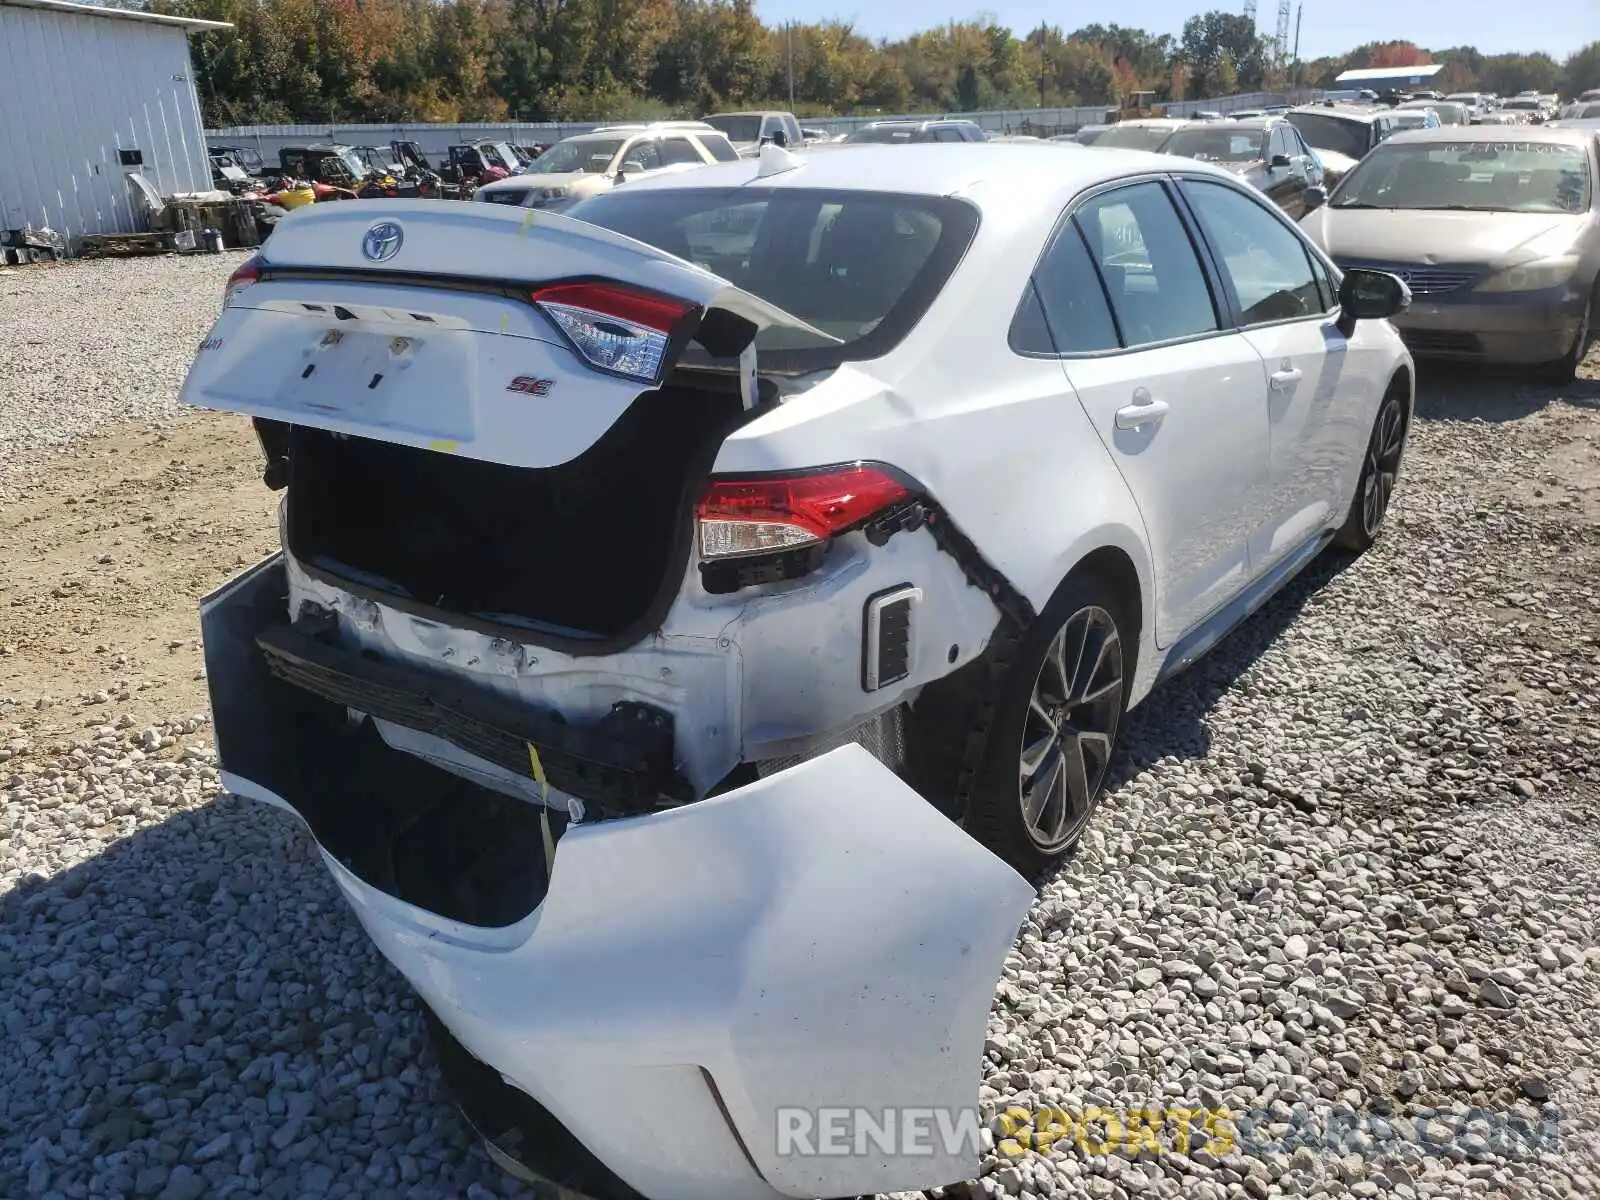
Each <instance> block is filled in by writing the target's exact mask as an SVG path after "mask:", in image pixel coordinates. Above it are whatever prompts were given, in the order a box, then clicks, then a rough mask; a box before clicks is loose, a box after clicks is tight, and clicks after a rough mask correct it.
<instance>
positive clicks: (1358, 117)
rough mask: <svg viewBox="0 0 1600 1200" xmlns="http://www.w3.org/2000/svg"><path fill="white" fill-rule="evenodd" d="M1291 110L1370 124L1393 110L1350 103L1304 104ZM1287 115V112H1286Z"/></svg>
mask: <svg viewBox="0 0 1600 1200" xmlns="http://www.w3.org/2000/svg"><path fill="white" fill-rule="evenodd" d="M1289 111H1290V112H1297V113H1314V114H1316V115H1317V116H1319V117H1337V118H1338V119H1340V120H1342V121H1361V122H1363V123H1365V124H1368V125H1370V124H1371V123H1372V122H1374V121H1376V120H1377V119H1378V118H1379V117H1381V116H1383V115H1384V114H1385V113H1388V112H1393V111H1394V110H1393V109H1391V108H1358V107H1356V106H1354V105H1349V104H1338V105H1333V104H1302V105H1300V107H1299V108H1293V109H1290V110H1289ZM1286 115H1287V114H1286Z"/></svg>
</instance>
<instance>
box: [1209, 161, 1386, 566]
mask: <svg viewBox="0 0 1600 1200" xmlns="http://www.w3.org/2000/svg"><path fill="white" fill-rule="evenodd" d="M1181 186H1182V190H1183V194H1184V196H1185V198H1186V199H1187V200H1188V201H1189V204H1190V206H1191V207H1192V209H1193V211H1194V213H1195V215H1196V217H1197V218H1198V219H1199V222H1200V225H1201V228H1202V229H1203V230H1204V232H1205V235H1206V237H1207V238H1208V239H1209V241H1210V242H1211V245H1212V247H1213V249H1214V250H1215V255H1216V259H1217V261H1218V263H1219V269H1220V271H1221V273H1222V276H1223V283H1224V286H1225V289H1226V290H1227V292H1228V294H1229V295H1228V298H1229V302H1230V304H1231V305H1232V306H1233V308H1234V310H1235V312H1236V314H1237V320H1238V323H1239V326H1240V328H1241V329H1242V331H1243V335H1244V337H1245V338H1246V339H1247V340H1248V341H1249V342H1250V343H1251V345H1253V346H1254V347H1255V348H1256V350H1257V351H1258V352H1259V353H1260V355H1261V359H1262V371H1263V377H1264V378H1263V382H1264V383H1265V385H1266V405H1265V418H1266V421H1267V426H1268V429H1269V436H1270V441H1271V468H1270V470H1269V471H1268V474H1267V491H1266V494H1265V495H1264V497H1263V500H1262V503H1261V504H1259V505H1258V506H1257V511H1258V513H1259V516H1260V521H1259V523H1258V524H1257V525H1256V526H1255V527H1254V528H1253V529H1252V530H1251V531H1250V563H1251V570H1252V573H1256V574H1259V573H1260V572H1262V571H1265V570H1267V569H1269V568H1270V567H1271V566H1272V565H1273V564H1275V563H1276V562H1278V561H1279V560H1280V559H1281V558H1282V557H1283V556H1284V555H1285V554H1288V553H1289V552H1290V551H1292V550H1294V549H1295V548H1296V547H1298V546H1300V545H1301V544H1302V543H1304V542H1305V541H1306V540H1307V539H1308V538H1310V537H1312V536H1313V535H1315V534H1316V533H1318V532H1319V531H1321V530H1324V529H1326V528H1328V526H1330V525H1336V524H1338V521H1339V519H1341V518H1342V516H1343V514H1342V513H1341V512H1340V511H1339V508H1340V506H1341V504H1342V503H1343V501H1344V493H1345V490H1346V487H1347V482H1348V481H1347V478H1346V476H1347V475H1348V471H1347V470H1346V467H1347V465H1348V463H1349V462H1350V461H1351V457H1352V455H1355V454H1358V453H1359V447H1360V445H1361V444H1362V439H1364V438H1365V437H1366V432H1367V431H1366V429H1365V428H1364V425H1365V422H1366V419H1367V418H1366V415H1365V414H1366V408H1367V404H1366V401H1365V400H1364V399H1363V397H1364V396H1365V395H1366V394H1367V392H1368V388H1369V387H1370V381H1367V380H1363V379H1361V378H1360V377H1359V376H1360V374H1361V372H1360V371H1359V370H1358V369H1355V368H1353V367H1352V365H1351V363H1350V361H1349V355H1348V352H1347V350H1348V342H1347V339H1346V338H1345V335H1344V334H1343V333H1341V332H1340V331H1339V329H1338V327H1337V324H1336V322H1337V313H1336V311H1335V310H1334V296H1333V292H1332V286H1331V281H1330V280H1329V279H1328V277H1327V275H1326V273H1325V272H1324V271H1322V270H1321V269H1320V267H1319V265H1318V263H1317V262H1316V260H1315V259H1314V257H1313V256H1312V254H1311V253H1310V251H1309V250H1308V249H1307V247H1306V244H1305V242H1304V240H1303V239H1302V238H1301V236H1300V235H1299V233H1297V232H1296V231H1295V229H1294V228H1293V227H1292V226H1291V225H1290V224H1289V222H1288V221H1286V220H1285V219H1284V218H1283V216H1282V214H1281V213H1278V212H1275V211H1273V210H1272V209H1271V208H1269V207H1268V206H1267V205H1265V204H1263V203H1261V202H1260V201H1259V200H1257V199H1256V197H1255V196H1254V195H1252V194H1250V193H1248V192H1245V191H1244V190H1242V189H1240V188H1236V187H1233V186H1231V185H1228V184H1225V183H1220V182H1216V181H1212V180H1202V179H1193V178H1191V179H1185V180H1184V181H1183V183H1182V185H1181Z"/></svg>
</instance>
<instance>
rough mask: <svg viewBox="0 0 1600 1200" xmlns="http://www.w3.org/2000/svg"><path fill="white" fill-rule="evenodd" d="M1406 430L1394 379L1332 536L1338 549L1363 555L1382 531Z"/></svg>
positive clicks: (1407, 425) (1407, 421) (1407, 424)
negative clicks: (1340, 522)
mask: <svg viewBox="0 0 1600 1200" xmlns="http://www.w3.org/2000/svg"><path fill="white" fill-rule="evenodd" d="M1409 433H1410V419H1409V417H1408V416H1407V414H1406V398H1405V391H1404V384H1402V383H1401V382H1399V381H1396V382H1395V383H1392V384H1390V386H1389V390H1388V391H1387V392H1386V393H1385V394H1384V397H1383V402H1382V403H1381V404H1379V405H1378V415H1377V417H1376V418H1375V419H1374V420H1373V422H1372V434H1371V436H1370V437H1369V438H1368V439H1367V448H1366V451H1365V452H1364V454H1363V455H1362V458H1361V478H1360V479H1359V480H1358V481H1357V482H1356V494H1355V496H1354V497H1353V498H1352V499H1351V501H1350V511H1349V513H1347V514H1346V515H1345V519H1344V524H1343V525H1341V526H1340V527H1339V532H1338V533H1336V534H1334V535H1333V544H1334V545H1335V546H1338V547H1339V548H1340V549H1341V550H1348V551H1349V552H1350V553H1352V554H1363V553H1365V552H1366V551H1367V550H1369V549H1370V548H1371V547H1372V545H1373V543H1374V542H1376V541H1377V540H1378V535H1379V534H1381V533H1382V532H1383V521H1384V518H1385V517H1386V516H1388V514H1389V502H1390V500H1392V499H1393V497H1394V488H1395V484H1396V482H1397V481H1398V480H1399V477H1400V462H1401V459H1402V458H1404V456H1405V448H1406V436H1407V435H1408V434H1409Z"/></svg>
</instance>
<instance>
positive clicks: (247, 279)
mask: <svg viewBox="0 0 1600 1200" xmlns="http://www.w3.org/2000/svg"><path fill="white" fill-rule="evenodd" d="M263 265H264V264H263V263H262V261H261V256H260V255H259V254H252V255H251V256H250V257H249V258H247V259H245V260H244V261H243V262H242V263H240V264H239V265H238V266H237V267H235V268H234V271H233V274H232V275H229V276H228V283H227V286H225V287H224V288H223V289H222V307H223V308H227V307H228V305H230V304H232V303H233V297H234V294H235V293H236V292H238V291H239V289H240V288H244V287H248V286H249V285H250V284H252V283H255V282H256V281H257V280H259V279H260V278H261V268H262V266H263Z"/></svg>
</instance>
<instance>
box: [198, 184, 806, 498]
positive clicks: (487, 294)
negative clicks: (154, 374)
mask: <svg viewBox="0 0 1600 1200" xmlns="http://www.w3.org/2000/svg"><path fill="white" fill-rule="evenodd" d="M260 266H261V273H260V275H259V277H258V278H253V279H248V278H247V279H245V280H244V281H242V282H241V283H239V284H238V285H236V286H232V287H230V289H229V293H228V297H227V300H226V303H225V307H224V309H223V312H222V315H221V316H220V317H219V319H218V321H217V323H216V325H215V326H214V327H213V328H212V330H211V332H210V334H209V336H208V337H207V338H206V340H205V341H204V342H203V343H202V344H201V346H200V350H199V353H198V354H197V356H196V359H195V362H194V364H193V365H192V366H191V368H190V371H189V375H188V378H187V379H186V381H185V383H184V387H183V391H182V399H183V401H184V402H185V403H188V404H192V405H196V406H199V407H204V408H213V409H220V410H223V411H228V412H237V413H242V414H245V415H249V416H253V417H261V418H265V419H268V420H274V421H281V422H285V423H288V424H295V425H307V426H312V427H316V428H320V429H325V430H328V431H330V432H335V433H345V434H353V435H356V436H362V437H370V438H376V439H378V440H382V441H388V442H394V443H398V444H403V445H409V446H413V447H417V448H422V449H429V450H437V451H444V452H448V453H459V454H462V455H465V456H467V457H471V458H478V459H482V460H484V461H487V462H496V463H501V464H505V465H509V466H524V467H549V466H554V465H557V464H560V463H564V462H568V461H570V460H571V459H573V458H575V457H576V456H577V455H579V454H581V453H582V452H583V451H585V450H586V449H588V448H589V447H590V446H592V445H593V444H594V443H595V442H596V441H597V440H598V439H599V438H600V436H601V435H602V434H603V433H604V432H605V431H606V430H607V429H609V428H610V427H611V426H612V424H613V423H614V422H615V421H616V420H617V419H618V418H619V417H620V416H621V414H622V413H623V412H624V411H626V410H627V408H628V407H629V405H631V404H632V403H633V401H634V400H635V399H637V397H638V396H639V395H640V393H641V392H644V391H648V390H651V389H653V388H656V387H658V386H659V385H660V383H661V382H662V379H663V378H664V377H665V376H666V374H667V373H668V372H669V371H670V369H671V367H672V366H673V364H674V363H675V362H676V360H677V358H678V357H679V356H680V355H681V354H682V352H683V351H684V349H685V348H686V346H687V345H688V343H689V342H691V341H693V342H697V343H699V344H700V345H701V346H703V347H704V348H705V349H706V351H708V352H709V353H710V354H711V355H712V356H713V357H714V358H717V359H723V360H728V361H729V362H730V363H731V362H733V361H737V362H738V363H739V374H740V379H741V387H742V389H743V392H744V398H745V403H746V406H747V407H748V406H750V405H752V404H753V403H754V400H755V395H756V392H755V372H756V364H755V361H754V352H753V350H752V348H751V347H752V343H753V340H754V338H755V336H756V334H757V333H758V332H760V331H761V330H763V329H770V328H775V327H780V328H785V329H788V330H793V331H797V332H799V333H801V334H803V335H805V336H806V337H808V338H815V339H817V340H818V342H819V344H822V343H830V342H835V341H836V340H837V339H835V338H833V337H831V336H830V335H829V334H826V333H823V332H822V331H820V330H818V329H816V328H814V327H813V326H811V325H809V324H808V323H807V322H805V321H803V320H801V319H800V318H798V317H794V316H792V315H790V314H788V313H785V312H784V311H783V310H781V309H778V308H776V307H774V306H773V305H771V304H768V303H767V302H766V301H764V300H762V299H760V298H759V297H757V296H754V295H751V294H750V293H748V292H745V291H742V290H740V289H739V288H737V287H734V286H733V285H732V284H730V283H729V282H728V281H727V280H725V279H722V278H721V277H719V276H717V275H713V274H711V273H710V272H708V271H706V270H703V269H702V268H700V267H697V266H695V265H694V264H692V263H688V262H685V261H684V260H682V259H679V258H675V257H673V256H672V255H670V254H667V253H665V252H663V251H661V250H658V249H656V248H654V247H652V246H649V245H646V244H645V243H643V242H639V241H635V240H633V239H632V238H628V237H625V236H623V235H621V234H617V233H613V232H611V231H609V230H606V229H602V228H600V227H598V226H594V225H590V224H588V223H586V222H583V221H577V220H573V219H571V218H569V217H563V216H559V215H556V214H551V213H544V212H539V211H538V210H534V209H527V210H513V209H504V208H501V207H499V206H496V205H490V204H474V205H466V204H461V203H452V202H450V201H432V200H400V201H382V200H378V201H366V202H363V203H361V204H329V205H317V206H314V207H308V208H305V209H302V210H299V211H297V212H296V213H295V214H294V215H293V216H292V217H290V218H287V219H285V220H284V221H282V222H281V223H280V224H279V226H278V228H277V229H276V230H275V231H274V233H273V235H272V237H271V238H269V239H268V241H267V244H266V245H265V246H264V247H263V249H262V254H261V261H260ZM552 285H558V286H562V287H565V288H567V289H569V290H567V291H563V292H561V293H560V295H561V297H563V298H564V297H566V296H569V295H572V294H574V293H572V292H571V291H570V289H571V288H572V287H573V286H577V287H578V288H579V289H583V288H589V289H590V291H588V292H581V291H580V293H578V294H583V295H589V294H593V288H595V287H599V288H601V289H606V288H611V289H621V290H622V291H623V292H625V293H627V294H628V295H633V296H634V297H635V299H636V300H637V299H638V297H640V296H643V297H644V298H645V310H646V311H648V310H649V303H650V301H651V298H654V299H655V300H657V301H662V300H664V301H667V302H668V304H667V309H666V310H665V311H684V315H683V317H682V319H681V320H677V321H676V322H675V323H673V324H672V326H671V329H670V336H668V335H667V334H666V333H665V332H664V333H663V334H662V336H663V337H665V338H666V345H665V348H664V350H661V351H660V353H659V355H658V356H657V357H655V358H653V359H650V360H649V362H650V363H651V364H652V365H654V364H658V366H657V369H655V370H653V371H650V370H646V371H644V372H642V373H640V372H637V371H636V372H634V373H632V374H629V373H625V372H623V371H619V370H610V369H606V368H605V367H603V366H597V365H596V363H595V361H593V360H592V359H591V358H589V357H586V356H585V354H584V353H582V352H580V347H579V342H578V341H577V340H576V339H575V336H574V335H573V334H572V333H571V326H570V325H569V326H567V327H564V326H563V325H562V324H560V323H558V321H557V319H556V318H555V317H553V316H552V309H551V305H549V304H546V305H544V306H542V307H541V305H539V304H536V303H535V302H534V300H533V296H534V293H535V292H537V291H541V289H550V288H551V287H552ZM545 295H547V296H550V295H556V293H555V292H551V291H546V292H545ZM674 305H675V306H676V307H674ZM616 328H623V327H622V326H618V325H616V324H615V323H612V324H611V325H607V326H605V330H604V332H606V334H607V336H615V335H614V334H613V333H612V332H611V331H612V330H614V329H616Z"/></svg>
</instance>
